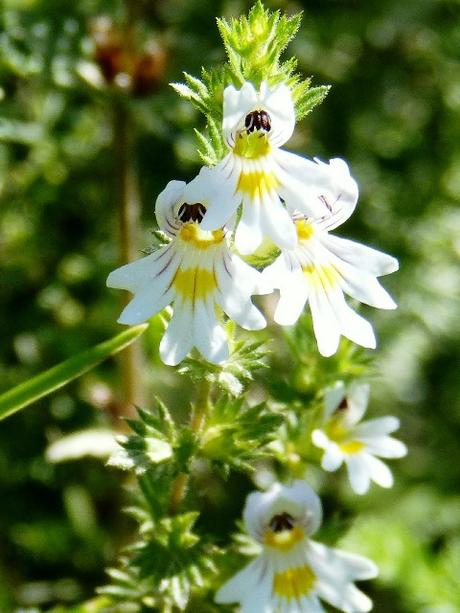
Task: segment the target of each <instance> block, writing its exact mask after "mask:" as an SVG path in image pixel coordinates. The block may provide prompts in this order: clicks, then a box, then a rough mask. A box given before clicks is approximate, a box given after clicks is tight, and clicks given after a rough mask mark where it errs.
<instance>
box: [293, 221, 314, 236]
mask: <svg viewBox="0 0 460 613" xmlns="http://www.w3.org/2000/svg"><path fill="white" fill-rule="evenodd" d="M295 228H296V231H297V236H298V238H299V240H300V241H308V240H310V239H311V237H312V236H313V234H314V233H315V229H314V228H313V225H312V224H311V223H310V222H309V221H307V220H306V219H299V220H298V221H296V222H295Z"/></svg>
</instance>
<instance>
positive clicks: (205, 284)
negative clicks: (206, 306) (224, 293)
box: [172, 267, 217, 302]
mask: <svg viewBox="0 0 460 613" xmlns="http://www.w3.org/2000/svg"><path fill="white" fill-rule="evenodd" d="M172 284H173V287H174V289H175V290H176V292H177V293H178V294H181V296H182V297H183V298H184V300H191V301H193V302H195V301H196V300H204V299H205V298H206V297H207V296H209V294H211V293H212V292H213V291H214V290H215V289H216V288H217V282H216V278H215V276H214V273H213V272H212V271H211V270H206V269H205V268H198V267H197V268H186V269H185V270H178V271H177V272H176V275H175V277H174V279H173V283H172Z"/></svg>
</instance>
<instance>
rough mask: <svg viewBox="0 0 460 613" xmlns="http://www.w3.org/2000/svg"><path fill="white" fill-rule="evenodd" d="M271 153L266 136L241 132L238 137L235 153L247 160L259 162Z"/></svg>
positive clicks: (234, 148)
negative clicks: (258, 160) (259, 159)
mask: <svg viewBox="0 0 460 613" xmlns="http://www.w3.org/2000/svg"><path fill="white" fill-rule="evenodd" d="M270 151H271V145H270V143H269V142H268V138H267V135H266V134H260V133H259V132H257V131H256V132H251V133H250V134H247V133H246V132H240V134H238V135H237V137H236V142H235V146H234V147H233V153H234V154H235V155H238V156H239V157H242V158H246V159H247V160H257V159H258V158H262V157H265V156H266V155H268V154H269V153H270Z"/></svg>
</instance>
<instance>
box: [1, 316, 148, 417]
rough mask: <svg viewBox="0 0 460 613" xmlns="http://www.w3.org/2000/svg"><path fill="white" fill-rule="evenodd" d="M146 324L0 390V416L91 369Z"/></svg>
mask: <svg viewBox="0 0 460 613" xmlns="http://www.w3.org/2000/svg"><path fill="white" fill-rule="evenodd" d="M147 328H148V324H142V325H140V326H134V327H132V328H129V330H124V331H123V332H121V333H120V334H117V335H116V336H114V337H113V338H110V339H109V340H107V341H104V342H102V343H99V344H98V345H96V346H95V347H91V349H87V350H86V351H82V352H81V353H78V354H77V355H74V356H72V357H71V358H69V359H68V360H65V361H64V362H61V363H60V364H57V366H53V367H52V368H50V369H49V370H45V372H42V373H40V374H39V375H36V376H35V377H32V378H31V379H28V380H27V381H24V383H20V384H19V385H17V386H16V387H13V388H12V389H10V390H8V391H7V392H5V393H3V394H0V420H2V419H5V417H8V416H9V415H12V414H13V413H16V411H19V410H20V409H23V408H24V407H26V406H28V405H29V404H32V403H33V402H35V401H36V400H39V399H40V398H43V397H44V396H47V395H48V394H51V392H54V391H55V390H57V389H58V388H60V387H62V386H63V385H66V384H67V383H69V382H70V381H72V380H73V379H76V378H77V377H79V376H80V375H82V374H83V373H84V372H86V371H88V370H91V368H94V366H96V365H97V364H99V362H102V361H103V360H105V359H106V358H108V357H110V356H111V355H113V354H115V353H118V352H119V351H121V350H122V349H124V348H125V347H127V346H128V345H130V344H131V343H133V342H134V341H135V340H136V339H137V338H139V336H140V335H141V334H142V333H143V332H144V331H145V330H146V329H147Z"/></svg>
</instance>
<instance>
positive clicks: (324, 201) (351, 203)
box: [274, 151, 358, 229]
mask: <svg viewBox="0 0 460 613" xmlns="http://www.w3.org/2000/svg"><path fill="white" fill-rule="evenodd" d="M274 156H275V159H276V161H277V162H278V163H279V165H280V168H281V169H282V171H284V174H283V172H282V173H281V176H280V180H281V182H282V184H283V189H285V190H286V191H285V192H284V195H283V191H282V190H280V195H281V197H282V198H283V199H284V200H285V201H286V205H287V206H288V208H290V209H292V210H295V209H297V210H299V211H300V212H301V213H304V214H305V215H307V216H309V217H314V218H324V220H323V221H321V222H320V221H317V222H315V223H317V224H318V227H320V228H323V229H333V228H335V227H337V226H338V225H340V224H341V223H343V222H344V221H345V220H346V219H348V217H350V215H351V214H352V212H353V211H354V209H355V207H356V203H357V201H358V186H357V184H356V181H355V180H354V179H353V178H352V177H351V176H350V173H349V171H348V166H347V164H346V163H345V162H344V161H343V160H340V159H333V160H330V163H329V164H324V163H323V162H320V161H318V160H315V162H312V161H311V160H306V159H305V158H302V157H301V156H298V155H295V154H293V153H289V152H287V151H276V152H274Z"/></svg>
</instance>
